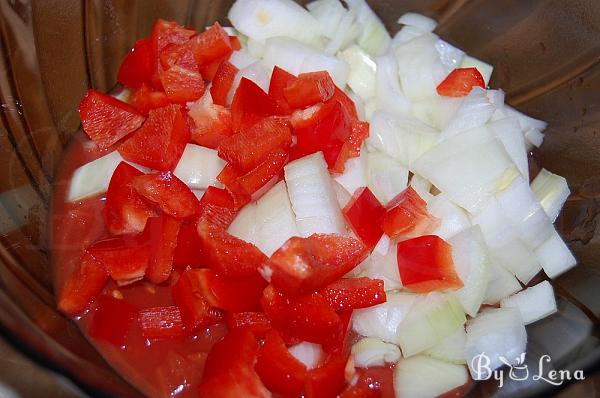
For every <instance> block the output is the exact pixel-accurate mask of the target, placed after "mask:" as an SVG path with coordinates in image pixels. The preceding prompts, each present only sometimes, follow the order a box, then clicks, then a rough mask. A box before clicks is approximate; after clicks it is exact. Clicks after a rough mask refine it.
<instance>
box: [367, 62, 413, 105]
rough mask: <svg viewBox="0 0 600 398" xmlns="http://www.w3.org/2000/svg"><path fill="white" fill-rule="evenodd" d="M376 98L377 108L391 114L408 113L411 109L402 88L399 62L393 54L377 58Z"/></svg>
mask: <svg viewBox="0 0 600 398" xmlns="http://www.w3.org/2000/svg"><path fill="white" fill-rule="evenodd" d="M376 63H377V67H376V72H375V100H376V104H377V109H381V110H383V111H386V112H389V113H391V114H397V113H401V114H407V113H408V112H409V111H410V101H409V100H408V98H406V96H405V95H404V93H403V92H402V89H401V88H400V80H399V79H398V64H397V63H396V59H395V58H394V57H392V56H391V55H389V54H388V55H384V56H382V57H378V58H377V59H376Z"/></svg>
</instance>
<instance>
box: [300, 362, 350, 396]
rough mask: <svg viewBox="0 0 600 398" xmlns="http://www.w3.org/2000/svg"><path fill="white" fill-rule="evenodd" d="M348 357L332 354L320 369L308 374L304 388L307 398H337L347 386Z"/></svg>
mask: <svg viewBox="0 0 600 398" xmlns="http://www.w3.org/2000/svg"><path fill="white" fill-rule="evenodd" d="M347 361H348V358H347V356H346V355H339V354H331V355H330V356H329V358H328V359H327V360H326V361H325V362H324V363H323V364H322V365H321V366H319V367H318V368H315V369H312V370H310V371H309V372H308V375H307V379H306V383H305V386H304V396H305V397H306V398H331V397H337V396H338V395H339V393H341V392H342V390H343V389H344V386H345V385H346V377H345V371H346V362H347Z"/></svg>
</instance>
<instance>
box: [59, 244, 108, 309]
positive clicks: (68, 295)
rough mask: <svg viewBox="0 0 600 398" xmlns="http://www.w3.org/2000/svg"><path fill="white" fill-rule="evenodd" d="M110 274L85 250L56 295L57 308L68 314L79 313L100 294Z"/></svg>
mask: <svg viewBox="0 0 600 398" xmlns="http://www.w3.org/2000/svg"><path fill="white" fill-rule="evenodd" d="M109 278H110V275H109V273H108V271H107V270H106V269H105V268H104V265H102V263H101V262H100V261H98V260H96V259H95V258H94V256H92V255H91V254H90V253H88V252H87V251H86V252H84V253H83V256H82V257H81V260H80V261H79V264H78V265H77V268H75V270H74V271H73V273H71V275H69V277H68V278H67V280H66V282H65V284H64V285H63V286H62V288H61V290H60V293H59V295H58V309H59V310H60V311H62V312H64V313H65V314H67V315H69V316H74V315H77V314H79V313H81V312H82V311H83V310H84V309H85V308H86V307H87V306H88V304H89V303H90V302H91V301H92V300H93V299H94V298H95V297H96V296H97V295H99V294H100V292H101V291H102V289H104V286H105V285H106V282H108V280H109Z"/></svg>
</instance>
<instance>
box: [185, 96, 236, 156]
mask: <svg viewBox="0 0 600 398" xmlns="http://www.w3.org/2000/svg"><path fill="white" fill-rule="evenodd" d="M189 117H190V118H191V120H192V121H193V123H192V127H191V130H192V136H191V140H192V142H194V143H196V144H198V145H202V146H205V147H207V148H212V149H217V147H218V146H219V144H220V143H221V141H223V140H224V139H226V138H227V137H229V136H231V135H232V134H233V128H232V121H231V111H230V110H229V109H227V108H225V107H224V106H221V105H217V104H213V103H212V102H211V100H210V95H207V94H205V95H204V97H202V98H201V99H199V100H198V101H196V102H194V103H193V104H192V105H191V106H190V107H189Z"/></svg>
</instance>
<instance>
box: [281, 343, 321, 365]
mask: <svg viewBox="0 0 600 398" xmlns="http://www.w3.org/2000/svg"><path fill="white" fill-rule="evenodd" d="M288 351H289V352H290V354H292V356H293V357H294V358H296V359H297V360H298V361H300V362H302V363H303V364H304V366H306V369H308V370H311V369H314V368H316V367H317V365H319V363H320V362H321V358H322V357H323V349H322V348H321V346H320V345H319V344H315V343H309V342H308V341H303V342H301V343H298V344H295V345H293V346H291V347H288Z"/></svg>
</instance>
